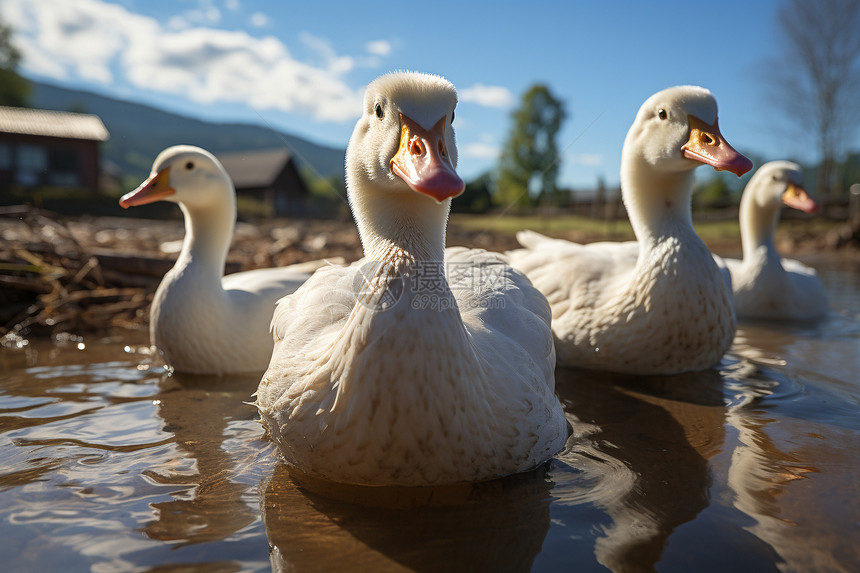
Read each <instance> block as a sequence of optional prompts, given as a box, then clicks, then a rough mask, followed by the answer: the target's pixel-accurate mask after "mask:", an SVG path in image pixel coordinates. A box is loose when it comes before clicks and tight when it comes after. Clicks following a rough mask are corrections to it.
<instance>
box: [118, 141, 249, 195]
mask: <svg viewBox="0 0 860 573" xmlns="http://www.w3.org/2000/svg"><path fill="white" fill-rule="evenodd" d="M156 201H170V202H173V203H179V204H181V205H183V206H184V207H186V208H187V209H188V210H191V211H200V210H207V209H211V208H219V207H221V208H223V207H224V206H225V205H235V201H236V198H235V191H234V190H233V184H232V182H231V181H230V178H229V176H228V175H227V172H226V171H225V170H224V168H223V167H222V166H221V163H220V162H219V161H218V160H217V159H216V158H215V156H214V155H212V154H211V153H209V152H208V151H206V150H205V149H201V148H199V147H193V146H190V145H176V146H174V147H169V148H167V149H165V150H164V151H162V152H161V153H160V154H159V155H158V157H157V158H156V159H155V162H154V163H153V164H152V172H151V173H150V175H149V177H148V178H147V179H146V181H144V182H143V183H141V184H140V186H138V187H137V189H134V190H133V191H130V192H129V193H126V194H125V195H123V197H122V198H121V199H120V200H119V204H120V206H122V207H123V208H124V209H127V208H129V207H134V206H137V205H146V204H148V203H154V202H156ZM233 209H234V210H235V207H234V208H233Z"/></svg>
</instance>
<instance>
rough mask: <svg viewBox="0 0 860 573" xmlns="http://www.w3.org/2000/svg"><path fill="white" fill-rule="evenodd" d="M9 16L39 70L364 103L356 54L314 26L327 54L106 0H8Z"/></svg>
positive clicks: (334, 110) (167, 87) (231, 96)
mask: <svg viewBox="0 0 860 573" xmlns="http://www.w3.org/2000/svg"><path fill="white" fill-rule="evenodd" d="M201 6H202V8H204V9H205V8H206V7H207V6H209V7H212V6H211V5H210V4H208V3H205V2H204V3H203V4H201ZM216 10H217V9H216ZM219 14H220V13H219ZM0 15H2V17H3V18H4V19H6V21H7V22H8V23H9V24H11V25H12V27H13V28H14V29H15V31H16V36H15V41H16V43H17V45H18V46H19V48H20V49H21V51H22V53H23V62H22V67H23V69H24V70H26V71H29V72H32V73H36V74H39V75H44V76H48V77H53V78H60V79H67V78H69V77H79V78H83V79H87V80H90V81H97V82H103V83H110V82H115V83H123V81H128V82H130V83H131V84H132V85H134V86H136V87H138V88H140V89H144V90H151V91H156V92H162V93H170V94H178V95H182V96H184V97H188V98H190V99H191V100H193V101H197V102H201V103H211V102H242V103H246V104H248V105H249V106H251V107H253V108H256V109H278V110H282V111H286V112H305V113H308V114H310V115H311V116H313V117H314V118H316V119H318V120H326V121H345V120H349V119H352V118H354V117H356V116H357V115H358V114H359V112H360V109H361V97H362V96H361V93H360V90H353V89H351V88H350V87H349V86H348V85H347V84H346V82H345V81H344V80H343V75H344V74H345V73H346V72H348V71H349V70H351V69H352V68H353V67H354V62H353V60H352V58H350V57H348V56H339V55H338V54H337V53H336V52H335V51H334V49H333V48H332V47H331V45H330V44H329V43H328V42H327V41H326V40H324V39H322V38H317V37H314V36H311V35H309V34H308V35H305V36H304V37H303V38H302V41H303V42H304V43H305V44H307V45H309V46H310V47H311V48H312V50H313V51H314V54H315V56H316V57H317V58H319V59H320V60H321V62H319V63H314V62H311V63H308V62H302V61H298V60H296V59H294V58H293V57H292V55H291V54H290V52H289V50H288V48H287V47H286V46H285V45H284V44H283V43H282V42H281V41H280V40H278V39H277V38H274V37H271V36H269V37H264V38H255V37H252V36H250V35H249V34H247V33H245V32H242V31H228V30H219V29H213V28H207V27H199V26H198V27H191V28H186V29H170V28H169V27H166V26H164V25H162V24H161V22H159V21H158V20H156V19H154V18H150V17H148V16H143V15H140V14H135V13H132V12H129V11H128V10H127V9H126V8H124V7H122V6H119V5H116V4H109V3H107V2H104V1H102V0H76V1H75V2H67V1H65V0H40V1H39V2H32V1H31V0H4V1H3V2H0ZM213 16H214V12H212V13H210V15H209V17H213Z"/></svg>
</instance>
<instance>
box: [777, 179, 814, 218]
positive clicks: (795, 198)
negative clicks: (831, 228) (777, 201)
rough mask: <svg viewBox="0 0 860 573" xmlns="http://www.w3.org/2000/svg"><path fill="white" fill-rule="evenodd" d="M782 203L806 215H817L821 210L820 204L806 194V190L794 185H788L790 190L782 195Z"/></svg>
mask: <svg viewBox="0 0 860 573" xmlns="http://www.w3.org/2000/svg"><path fill="white" fill-rule="evenodd" d="M782 202H783V203H785V204H786V205H788V206H789V207H791V208H792V209H797V210H798V211H803V212H804V213H816V212H817V211H818V210H819V209H821V207H820V206H819V205H818V203H816V202H815V199H813V198H812V197H810V196H809V194H808V193H807V192H806V189H804V188H803V187H800V186H799V185H795V184H794V183H789V184H788V189H786V190H785V191H784V192H783V194H782Z"/></svg>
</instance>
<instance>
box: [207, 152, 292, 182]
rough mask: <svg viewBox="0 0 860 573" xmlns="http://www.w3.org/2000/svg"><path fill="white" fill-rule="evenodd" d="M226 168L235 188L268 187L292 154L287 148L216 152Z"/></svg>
mask: <svg viewBox="0 0 860 573" xmlns="http://www.w3.org/2000/svg"><path fill="white" fill-rule="evenodd" d="M216 156H217V157H218V160H219V161H220V162H221V165H223V166H224V169H226V170H227V173H228V174H229V175H230V178H231V179H232V180H233V185H234V186H235V187H236V189H247V188H255V187H268V186H269V185H271V184H272V183H274V181H275V179H276V178H277V177H278V175H280V174H281V172H283V170H284V167H286V165H287V163H288V162H289V161H290V159H291V157H292V154H291V153H290V152H289V151H288V150H287V149H266V150H262V151H256V150H255V151H239V152H235V153H218V154H216Z"/></svg>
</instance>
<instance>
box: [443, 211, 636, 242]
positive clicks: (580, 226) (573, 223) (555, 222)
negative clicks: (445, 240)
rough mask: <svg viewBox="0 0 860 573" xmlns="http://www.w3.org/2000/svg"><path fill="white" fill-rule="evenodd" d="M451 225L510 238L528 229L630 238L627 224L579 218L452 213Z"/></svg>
mask: <svg viewBox="0 0 860 573" xmlns="http://www.w3.org/2000/svg"><path fill="white" fill-rule="evenodd" d="M451 223H452V224H454V225H457V226H459V227H462V228H464V229H467V230H470V231H495V232H500V233H510V234H514V233H516V232H517V231H521V230H523V229H531V230H533V231H537V232H539V233H546V234H549V235H566V234H571V233H574V234H578V233H585V234H589V235H590V234H594V235H600V236H607V237H614V238H621V237H629V238H632V237H633V229H631V227H630V223H629V222H628V221H627V220H626V219H624V220H619V221H604V220H602V219H591V218H589V217H582V216H580V215H552V216H546V217H545V216H540V215H493V214H488V215H467V214H463V213H454V214H452V215H451Z"/></svg>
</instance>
